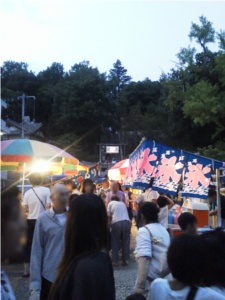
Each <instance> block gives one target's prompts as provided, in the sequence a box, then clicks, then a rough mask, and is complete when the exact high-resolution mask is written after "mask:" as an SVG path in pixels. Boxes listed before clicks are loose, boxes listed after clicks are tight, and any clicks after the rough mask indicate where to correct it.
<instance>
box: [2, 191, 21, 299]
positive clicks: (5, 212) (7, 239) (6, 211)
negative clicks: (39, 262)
mask: <svg viewBox="0 0 225 300" xmlns="http://www.w3.org/2000/svg"><path fill="white" fill-rule="evenodd" d="M18 194H19V190H18V189H17V188H14V189H13V190H11V189H8V188H5V189H4V191H2V192H1V259H2V260H3V261H4V260H5V259H8V258H13V257H15V256H16V255H17V254H20V253H21V252H22V250H23V244H22V243H21V241H22V238H23V236H24V234H25V230H26V222H25V216H23V210H22V207H21V204H20V201H19V199H18V198H17V195H18ZM1 299H2V300H15V299H16V298H15V296H14V293H13V290H12V288H11V285H10V283H9V280H8V278H7V276H6V274H5V272H4V271H2V270H1Z"/></svg>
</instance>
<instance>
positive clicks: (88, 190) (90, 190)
mask: <svg viewBox="0 0 225 300" xmlns="http://www.w3.org/2000/svg"><path fill="white" fill-rule="evenodd" d="M94 190H95V187H94V183H93V181H92V180H91V179H89V178H87V179H84V181H83V182H82V194H94Z"/></svg>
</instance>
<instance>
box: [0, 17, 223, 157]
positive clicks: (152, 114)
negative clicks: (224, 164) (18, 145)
mask: <svg viewBox="0 0 225 300" xmlns="http://www.w3.org/2000/svg"><path fill="white" fill-rule="evenodd" d="M189 37H190V39H191V40H194V41H195V42H197V43H198V44H200V45H201V47H202V51H200V52H197V51H196V49H195V48H194V47H193V46H192V45H189V46H188V47H186V48H185V47H182V48H181V49H180V51H179V53H178V54H177V58H178V62H176V63H175V67H174V69H172V70H171V71H170V72H169V74H162V76H161V77H160V80H159V81H151V80H150V79H148V78H147V79H145V80H143V81H138V82H134V81H131V77H130V76H129V75H128V74H127V70H126V68H125V67H124V66H123V65H122V63H121V61H120V60H117V61H116V62H115V63H114V64H113V68H112V69H111V70H109V74H108V76H107V75H106V74H102V73H100V72H99V70H98V69H97V68H94V67H92V66H91V65H90V63H89V62H88V61H83V62H81V63H76V64H74V65H73V66H72V67H71V69H70V70H69V71H68V72H65V71H64V67H63V65H62V64H60V63H57V62H54V63H53V64H52V65H51V66H49V67H48V68H46V70H43V71H42V72H40V73H39V74H37V75H35V74H34V73H33V72H31V71H29V70H28V65H27V64H26V63H23V62H13V61H7V62H4V64H3V66H2V98H3V99H5V100H6V101H7V102H8V103H9V104H10V106H9V107H10V109H8V110H7V111H6V112H4V114H5V115H4V116H3V117H4V118H6V117H7V116H8V117H11V118H12V119H14V120H17V121H21V101H18V100H17V97H18V96H20V95H21V94H22V93H25V94H27V95H34V96H36V99H37V100H36V120H37V121H40V122H42V123H43V131H44V134H45V136H46V138H47V140H50V141H51V142H52V143H53V144H56V145H57V146H59V147H61V148H65V147H67V146H68V145H72V146H71V147H70V149H69V152H70V153H72V154H74V155H75V156H77V157H79V158H80V159H84V160H93V161H97V160H98V146H97V144H98V143H100V142H101V140H102V138H105V141H107V142H110V141H111V140H113V142H114V141H115V140H116V139H118V136H120V138H121V139H122V141H123V142H127V146H126V153H125V155H127V154H129V153H131V152H132V151H133V150H134V148H135V147H136V146H137V144H138V143H139V141H140V140H141V138H142V137H143V136H145V137H148V138H151V139H154V140H155V141H158V142H161V143H164V144H168V145H170V146H174V147H177V148H180V149H184V150H189V151H193V152H196V150H197V149H198V151H200V153H201V154H202V155H205V156H209V157H212V158H215V159H222V160H225V31H224V30H220V32H219V33H216V32H215V30H214V28H213V25H212V23H211V22H209V21H208V20H207V19H206V18H205V17H204V16H201V17H200V25H199V24H195V23H192V25H191V30H190V34H189ZM215 39H216V41H217V42H218V43H219V49H220V50H219V51H218V52H212V51H211V50H210V49H209V44H210V43H214V42H215ZM32 109H33V104H32V103H31V102H30V101H26V114H27V115H30V116H32V113H33V110H32Z"/></svg>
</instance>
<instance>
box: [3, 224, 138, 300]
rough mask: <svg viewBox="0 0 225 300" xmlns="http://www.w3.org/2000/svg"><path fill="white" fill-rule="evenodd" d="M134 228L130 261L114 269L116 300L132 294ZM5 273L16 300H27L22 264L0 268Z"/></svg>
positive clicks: (27, 289)
mask: <svg viewBox="0 0 225 300" xmlns="http://www.w3.org/2000/svg"><path fill="white" fill-rule="evenodd" d="M135 236H136V227H135V226H133V227H132V235H131V245H130V249H131V259H130V263H129V265H128V266H126V267H120V266H119V267H116V268H114V276H115V283H116V300H125V299H126V297H127V296H128V295H130V294H131V293H132V290H133V287H134V283H135V280H136V276H137V265H136V262H135V259H134V256H133V251H134V249H135ZM2 268H3V269H4V271H5V272H6V273H7V276H8V277H9V280H10V282H11V285H12V287H13V290H14V293H15V295H16V299H17V300H28V299H29V278H23V277H21V274H22V272H23V266H22V264H9V265H4V266H2Z"/></svg>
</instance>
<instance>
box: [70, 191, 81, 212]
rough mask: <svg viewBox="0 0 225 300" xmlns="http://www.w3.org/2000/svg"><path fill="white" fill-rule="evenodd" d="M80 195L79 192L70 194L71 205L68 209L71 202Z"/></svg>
mask: <svg viewBox="0 0 225 300" xmlns="http://www.w3.org/2000/svg"><path fill="white" fill-rule="evenodd" d="M78 196H79V195H78V194H72V195H70V197H69V207H68V209H69V208H70V205H71V203H72V202H73V201H74V200H75V199H76V198H77V197H78Z"/></svg>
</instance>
